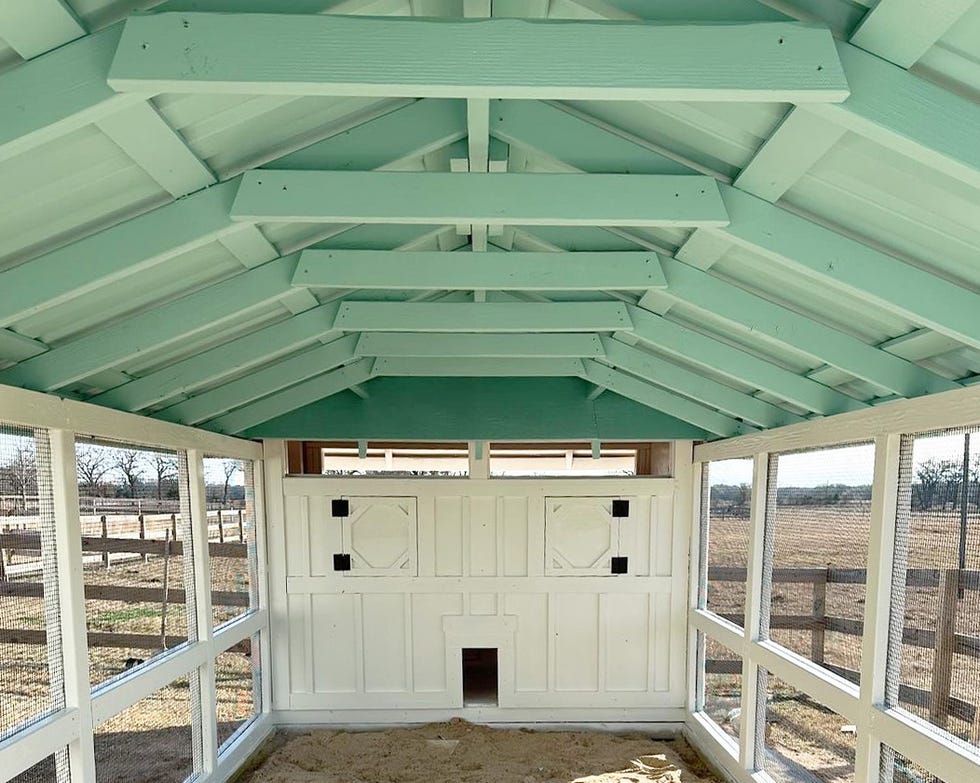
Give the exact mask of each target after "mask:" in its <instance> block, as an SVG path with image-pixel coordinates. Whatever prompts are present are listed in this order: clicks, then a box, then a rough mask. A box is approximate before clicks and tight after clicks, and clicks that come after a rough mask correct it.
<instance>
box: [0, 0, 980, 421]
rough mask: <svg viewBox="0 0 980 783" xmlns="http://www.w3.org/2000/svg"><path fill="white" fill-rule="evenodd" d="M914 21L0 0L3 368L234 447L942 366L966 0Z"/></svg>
mask: <svg viewBox="0 0 980 783" xmlns="http://www.w3.org/2000/svg"><path fill="white" fill-rule="evenodd" d="M922 6H925V7H926V8H929V9H931V10H928V11H927V10H925V8H923V10H917V9H918V8H920V6H919V5H918V4H914V3H908V2H905V1H904V0H879V2H877V3H875V2H872V1H871V0H867V2H857V1H853V2H852V1H850V0H796V2H788V1H787V2H783V0H780V1H779V2H775V0H773V1H772V2H770V1H769V0H702V1H701V2H692V1H691V0H654V1H647V0H644V1H643V2H640V0H492V1H491V0H465V2H464V0H345V1H344V2H329V1H328V0H285V1H283V2H272V0H248V1H247V2H231V0H169V1H168V2H162V3H154V2H146V0H143V2H133V1H131V0H70V2H69V0H32V2H31V3H29V4H27V3H25V4H16V3H10V4H6V5H4V6H3V7H2V8H0V383H8V384H13V385H19V386H24V387H27V388H32V389H37V390H40V391H49V392H53V393H56V394H60V395H63V396H68V397H72V398H76V399H83V400H91V401H92V402H95V403H97V404H101V405H106V406H110V407H115V408H118V409H121V410H126V411H132V412H136V413H141V414H144V415H151V416H157V417H160V418H164V419H167V420H170V421H177V422H182V423H187V424H192V425H197V426H204V427H208V428H212V429H216V430H221V431H225V432H230V433H236V434H244V435H247V436H274V435H285V436H295V437H302V436H304V435H307V436H310V437H313V436H316V437H352V438H357V437H413V438H416V437H425V436H426V434H428V435H429V437H432V438H447V437H541V438H563V437H577V438H582V437H606V438H628V437H706V438H710V437H725V436H730V435H734V434H738V433H741V432H746V431H751V430H753V429H761V428H770V427H777V426H781V425H784V424H789V423H793V422H796V421H801V420H803V419H805V418H808V417H813V416H824V415H832V414H834V413H839V412H843V411H847V410H855V409H859V408H862V407H866V406H868V405H874V404H877V403H879V402H881V401H885V400H889V399H894V398H897V397H914V396H919V395H923V394H930V393H934V392H938V391H943V390H946V389H950V388H955V387H957V386H959V385H962V384H969V383H973V382H976V380H977V379H978V378H980V134H978V131H977V128H978V127H980V3H977V2H974V0H947V2H944V3H943V4H942V5H941V9H940V10H939V11H937V10H936V7H935V4H922ZM144 12H146V13H147V15H145V16H140V17H138V18H137V17H133V18H132V21H131V22H130V23H128V26H127V22H126V19H127V18H129V17H130V16H131V15H132V14H134V13H144ZM166 12H172V13H171V14H167V13H166ZM207 12H218V13H219V15H217V16H215V15H203V16H202V15H200V14H202V13H205V14H206V13H207ZM322 12H326V13H327V14H328V17H318V18H316V19H313V18H309V17H304V16H303V15H310V14H319V13H322ZM228 13H231V14H232V15H229V16H222V15H220V14H228ZM269 13H275V14H277V15H278V16H277V17H276V18H275V19H272V18H269V17H258V16H252V14H269ZM336 15H351V16H350V17H349V18H338V16H336ZM364 16H373V17H386V18H385V19H370V18H355V17H364ZM405 17H413V19H411V20H410V19H406V18H405ZM486 17H492V18H490V19H486ZM515 18H517V19H521V18H527V19H533V20H535V24H534V25H527V24H524V23H522V22H519V21H514V19H515ZM426 20H428V21H426ZM481 20H482V21H481ZM558 20H564V21H568V20H571V21H572V22H574V23H575V24H574V25H571V26H570V25H568V24H549V22H556V21H558ZM610 21H615V22H617V23H618V24H613V25H610V24H609V22H610ZM657 22H660V23H664V24H663V25H658V24H656V23H657ZM713 23H714V24H713ZM719 23H720V24H719ZM801 23H803V24H802V25H801ZM733 25H734V26H733ZM341 33H342V35H343V39H344V43H345V45H347V46H348V47H349V48H350V52H349V53H348V54H347V55H346V56H345V57H343V58H340V59H338V60H337V62H336V63H334V64H333V65H330V64H329V63H325V62H324V61H323V60H322V57H321V58H317V57H316V56H313V57H306V58H305V59H304V57H303V56H293V54H292V52H304V51H307V50H309V51H314V52H315V47H316V44H317V41H321V42H324V41H325V42H329V41H330V40H337V36H338V35H341ZM331 36H333V38H331ZM596 36H599V37H600V38H601V40H603V41H606V44H607V45H605V46H602V47H599V46H595V47H594V48H589V45H588V42H590V41H595V40H598V39H597V38H596ZM658 36H660V37H659V38H658ZM776 38H778V43H774V42H775V39H776ZM389 39H390V40H401V41H402V44H401V46H400V49H399V51H401V52H402V55H403V57H404V56H407V55H406V54H405V53H406V52H409V51H411V52H413V54H412V55H411V57H412V62H410V63H408V64H407V66H406V67H402V65H403V63H402V59H403V58H388V59H385V58H384V57H383V56H381V55H378V56H371V57H366V58H365V59H364V60H358V52H367V51H370V47H372V46H375V47H377V46H381V47H382V48H384V46H385V43H384V42H385V41H387V40H389ZM654 41H656V42H657V44H658V45H657V46H653V45H651V42H654ZM413 46H414V47H415V49H411V47H413ZM406 47H408V48H406ZM180 51H191V52H193V53H194V56H193V57H191V56H190V55H188V56H187V57H186V58H185V57H182V56H180V55H179V52H180ZM337 51H339V50H337ZM173 52H177V53H178V54H176V55H175V54H173ZM500 52H506V53H507V56H506V57H502V56H497V53H500ZM651 53H659V54H660V56H661V57H662V58H665V59H664V60H661V61H658V60H657V59H656V57H657V54H651ZM335 54H336V53H335ZM668 55H669V56H668ZM750 56H751V57H752V58H753V59H752V60H751V66H750V67H749V64H748V60H747V58H748V57H750ZM667 61H669V63H670V64H671V66H672V67H671V68H669V69H668V68H664V63H665V62H667ZM327 65H330V67H326V66H327ZM644 74H646V75H644ZM28 96H29V100H28V99H27V97H28ZM845 98H846V100H844V99H845ZM517 175H519V176H517ZM368 251H369V252H368ZM404 251H411V252H404ZM503 253H509V255H506V256H504V255H502V254H503ZM571 254H574V255H571ZM454 259H455V260H454ZM537 394H540V395H544V396H546V397H547V396H549V395H551V398H552V399H553V401H554V406H555V407H554V408H553V410H554V411H555V412H556V413H555V414H554V415H551V414H545V413H543V412H542V411H543V410H544V409H543V408H542V405H544V404H545V403H538V401H537V400H536V399H535V398H534V395H537ZM461 401H468V402H469V403H470V405H471V411H472V413H471V415H469V416H467V415H466V413H465V405H464V404H463V403H462V402H461ZM501 401H508V402H506V404H502V403H501ZM559 403H560V404H559ZM440 406H442V408H440ZM440 409H444V410H445V412H446V415H445V417H443V418H442V419H440V418H439V415H438V412H439V410H440ZM548 410H552V409H548ZM0 417H2V414H0ZM590 422H591V424H590ZM522 428H523V429H522Z"/></svg>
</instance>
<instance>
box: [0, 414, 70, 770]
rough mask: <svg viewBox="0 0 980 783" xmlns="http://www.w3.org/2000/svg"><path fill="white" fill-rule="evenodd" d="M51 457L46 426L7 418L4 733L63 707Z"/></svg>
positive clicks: (1, 500)
mask: <svg viewBox="0 0 980 783" xmlns="http://www.w3.org/2000/svg"><path fill="white" fill-rule="evenodd" d="M50 464H51V460H50V449H49V445H48V434H47V432H46V431H45V430H24V429H19V428H16V427H11V426H8V425H6V424H3V423H0V510H2V513H3V522H2V528H0V740H2V739H4V738H5V737H7V736H9V735H11V734H13V733H14V732H16V731H18V730H19V729H21V728H23V727H24V726H27V725H29V724H31V723H33V722H35V721H37V720H39V719H40V718H43V717H44V716H46V715H49V714H50V713H52V712H55V711H57V710H59V709H61V708H62V707H63V706H64V681H63V675H62V655H61V620H60V614H59V608H58V607H59V596H58V567H57V561H56V556H55V542H54V507H53V498H52V495H51V474H50ZM52 779H53V778H52Z"/></svg>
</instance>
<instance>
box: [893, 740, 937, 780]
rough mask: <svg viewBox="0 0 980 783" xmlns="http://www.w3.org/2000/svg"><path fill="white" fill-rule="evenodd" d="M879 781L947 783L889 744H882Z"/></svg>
mask: <svg viewBox="0 0 980 783" xmlns="http://www.w3.org/2000/svg"><path fill="white" fill-rule="evenodd" d="M879 783H947V781H945V780H942V779H941V778H938V777H936V776H935V775H933V774H932V773H931V772H929V771H928V770H927V769H926V768H925V767H923V766H922V765H920V764H916V763H915V762H913V761H911V760H909V759H907V758H906V757H905V756H903V755H902V754H901V753H899V752H898V751H897V750H895V749H893V748H890V747H889V746H888V745H882V746H881V777H880V780H879Z"/></svg>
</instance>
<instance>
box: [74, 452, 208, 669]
mask: <svg viewBox="0 0 980 783" xmlns="http://www.w3.org/2000/svg"><path fill="white" fill-rule="evenodd" d="M76 459H77V462H78V466H79V468H78V472H79V476H78V480H79V490H80V492H81V491H82V490H85V491H87V492H91V493H95V497H96V498H99V499H101V503H99V504H98V505H97V506H96V508H97V510H98V512H99V513H97V514H90V513H84V512H85V511H86V509H85V508H83V509H82V511H83V514H82V516H81V527H82V561H83V565H84V581H85V615H86V621H87V626H88V632H89V637H88V638H89V671H90V676H91V680H92V683H93V685H97V684H99V683H103V682H105V681H107V680H110V679H112V678H114V677H116V676H121V675H124V674H126V673H128V672H129V671H131V670H133V669H136V668H138V667H139V666H141V665H143V664H144V663H145V662H146V661H148V660H149V659H151V658H152V657H154V656H156V655H159V654H161V653H164V652H167V651H168V650H171V649H173V648H174V647H176V646H178V645H180V644H182V643H184V642H185V641H187V638H188V629H189V630H190V638H192V639H194V638H196V634H195V630H196V626H195V624H194V620H193V603H191V604H190V605H189V604H188V595H190V596H193V587H194V582H193V578H192V575H193V571H192V567H193V556H192V553H191V551H190V541H191V526H190V517H189V515H188V514H187V513H186V510H182V508H181V505H182V504H181V502H180V494H181V491H180V482H179V460H178V455H177V454H176V453H175V452H166V451H151V450H148V449H144V448H139V447H135V446H124V445H115V444H113V445H109V444H105V443H93V442H86V443H79V444H78V445H77V446H76ZM100 471H104V472H101V473H100ZM110 500H111V501H114V503H115V504H113V503H109V502H107V501H110ZM189 577H190V578H189Z"/></svg>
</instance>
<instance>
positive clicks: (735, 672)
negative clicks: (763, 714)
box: [699, 636, 752, 742]
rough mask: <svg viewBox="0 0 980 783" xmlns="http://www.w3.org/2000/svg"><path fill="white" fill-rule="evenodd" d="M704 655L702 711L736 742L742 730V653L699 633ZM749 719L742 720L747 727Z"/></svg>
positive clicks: (702, 666) (749, 722)
mask: <svg viewBox="0 0 980 783" xmlns="http://www.w3.org/2000/svg"><path fill="white" fill-rule="evenodd" d="M702 639H703V643H704V656H703V657H702V659H701V667H700V672H699V676H700V677H701V685H702V688H703V692H704V706H703V710H702V711H703V712H704V714H705V715H706V716H707V717H709V718H710V719H711V720H712V721H714V723H716V724H717V725H718V726H719V727H720V728H721V729H722V730H723V731H724V732H725V733H726V734H728V735H729V736H731V737H732V739H734V740H735V741H736V742H737V741H738V736H739V733H740V732H741V729H742V709H741V706H740V705H741V700H742V656H741V655H739V654H738V653H736V652H733V651H732V650H729V649H728V648H727V647H726V646H725V645H723V644H721V643H719V642H717V641H715V640H714V639H712V638H711V637H710V636H702ZM751 723H752V722H751V721H746V725H747V727H748V730H751Z"/></svg>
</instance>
